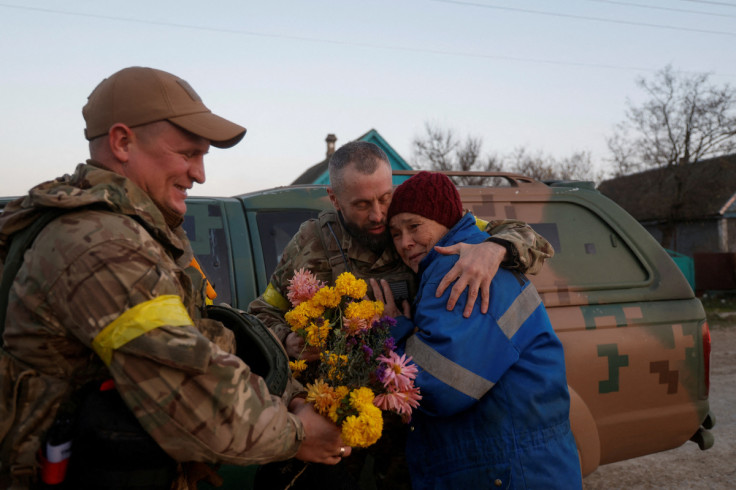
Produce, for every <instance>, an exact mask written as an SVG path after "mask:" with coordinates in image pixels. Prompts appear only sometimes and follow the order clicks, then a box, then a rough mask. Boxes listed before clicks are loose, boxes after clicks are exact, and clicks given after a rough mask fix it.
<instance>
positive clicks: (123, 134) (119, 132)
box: [107, 123, 135, 163]
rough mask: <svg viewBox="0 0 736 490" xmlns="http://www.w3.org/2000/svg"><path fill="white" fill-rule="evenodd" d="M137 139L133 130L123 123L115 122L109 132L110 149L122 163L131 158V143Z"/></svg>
mask: <svg viewBox="0 0 736 490" xmlns="http://www.w3.org/2000/svg"><path fill="white" fill-rule="evenodd" d="M134 140H135V134H134V133H133V131H132V130H131V129H130V128H129V127H128V126H126V125H125V124H122V123H117V124H114V125H113V126H112V127H111V128H110V131H108V132H107V142H108V144H109V145H110V151H111V152H112V154H113V155H114V156H115V158H116V159H117V160H118V161H119V162H120V163H126V162H127V161H128V160H129V159H130V144H131V143H132V142H133V141H134Z"/></svg>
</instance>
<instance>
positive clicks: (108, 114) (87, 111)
mask: <svg viewBox="0 0 736 490" xmlns="http://www.w3.org/2000/svg"><path fill="white" fill-rule="evenodd" d="M82 115H83V116H84V120H85V121H86V123H87V127H86V128H85V130H84V135H85V137H86V138H87V139H88V140H93V139H94V138H97V137H98V136H102V135H104V134H107V132H108V131H109V130H110V128H111V127H112V126H113V125H114V124H116V123H123V124H125V125H127V126H129V127H131V128H132V127H135V126H141V125H143V124H148V123H152V122H156V121H163V120H166V121H169V122H171V123H172V124H175V125H176V126H179V127H180V128H182V129H185V130H187V131H189V132H190V133H193V134H196V135H197V136H201V137H202V138H205V139H208V140H209V141H210V143H211V144H212V145H213V146H216V147H218V148H230V147H231V146H234V145H236V144H237V143H238V142H239V141H240V140H241V139H243V136H244V135H245V128H244V127H242V126H239V125H237V124H235V123H232V122H230V121H228V120H227V119H223V118H221V117H220V116H217V115H215V114H212V111H210V110H209V109H208V108H207V107H206V106H205V105H204V103H203V102H202V99H200V98H199V95H197V93H196V92H195V91H194V89H193V88H192V87H191V86H190V85H189V84H188V83H187V82H186V81H184V80H182V79H181V78H179V77H177V76H175V75H172V74H171V73H167V72H165V71H161V70H156V69H154V68H144V67H140V66H132V67H129V68H124V69H122V70H120V71H118V72H117V73H115V74H113V75H111V76H110V77H109V78H106V79H104V80H103V81H102V82H100V84H99V85H97V87H96V88H95V89H94V90H93V91H92V93H91V94H90V96H89V97H88V100H87V104H86V105H85V106H84V108H82Z"/></svg>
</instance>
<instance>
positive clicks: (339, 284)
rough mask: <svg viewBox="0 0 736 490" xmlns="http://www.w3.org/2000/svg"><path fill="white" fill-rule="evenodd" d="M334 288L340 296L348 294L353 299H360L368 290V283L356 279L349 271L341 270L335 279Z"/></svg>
mask: <svg viewBox="0 0 736 490" xmlns="http://www.w3.org/2000/svg"><path fill="white" fill-rule="evenodd" d="M335 289H337V292H338V293H340V296H350V297H351V298H353V299H361V298H363V297H364V296H365V293H366V292H367V291H368V285H367V284H366V282H365V281H364V280H362V279H356V278H355V276H354V275H352V274H351V273H350V272H343V273H342V274H340V275H339V276H338V278H337V281H335Z"/></svg>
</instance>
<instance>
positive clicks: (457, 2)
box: [431, 0, 736, 37]
mask: <svg viewBox="0 0 736 490" xmlns="http://www.w3.org/2000/svg"><path fill="white" fill-rule="evenodd" d="M431 1H433V2H439V3H448V4H453V5H462V6H467V7H479V8H485V9H492V10H505V11H507V12H520V13H524V14H536V15H546V16H550V17H562V18H566V19H576V20H591V21H595V22H606V23H610V24H623V25H630V26H638V27H653V28H655V29H668V30H673V31H684V32H697V33H700V34H715V35H721V36H733V37H736V33H734V32H726V31H709V30H706V29H695V28H692V27H679V26H668V25H664V24H651V23H648V22H634V21H628V20H616V19H606V18H603V17H590V16H586V15H575V14H561V13H558V12H548V11H544V10H533V9H523V8H518V7H504V6H500V5H488V4H485V3H476V2H467V1H461V0H431Z"/></svg>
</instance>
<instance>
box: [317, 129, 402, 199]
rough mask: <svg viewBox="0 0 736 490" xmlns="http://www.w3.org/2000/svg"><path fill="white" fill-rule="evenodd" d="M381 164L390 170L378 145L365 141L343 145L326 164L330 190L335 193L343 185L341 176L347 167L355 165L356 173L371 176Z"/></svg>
mask: <svg viewBox="0 0 736 490" xmlns="http://www.w3.org/2000/svg"><path fill="white" fill-rule="evenodd" d="M381 163H384V164H386V165H388V167H389V168H391V163H390V162H389V161H388V157H387V156H386V153H385V152H384V151H383V150H382V149H381V147H379V146H378V145H376V144H374V143H369V142H367V141H351V142H350V143H346V144H344V145H343V146H341V147H340V148H339V149H338V150H337V151H336V152H335V153H333V154H332V157H330V162H329V164H328V170H329V173H330V185H331V186H332V190H333V191H335V192H337V190H338V189H340V188H342V186H343V185H344V184H345V182H344V179H343V178H342V176H343V173H344V170H345V169H346V168H347V166H348V165H351V164H352V165H355V169H356V170H357V171H358V172H360V173H362V174H365V175H371V174H372V173H373V172H375V171H376V169H377V168H378V166H379V165H380V164H381Z"/></svg>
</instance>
